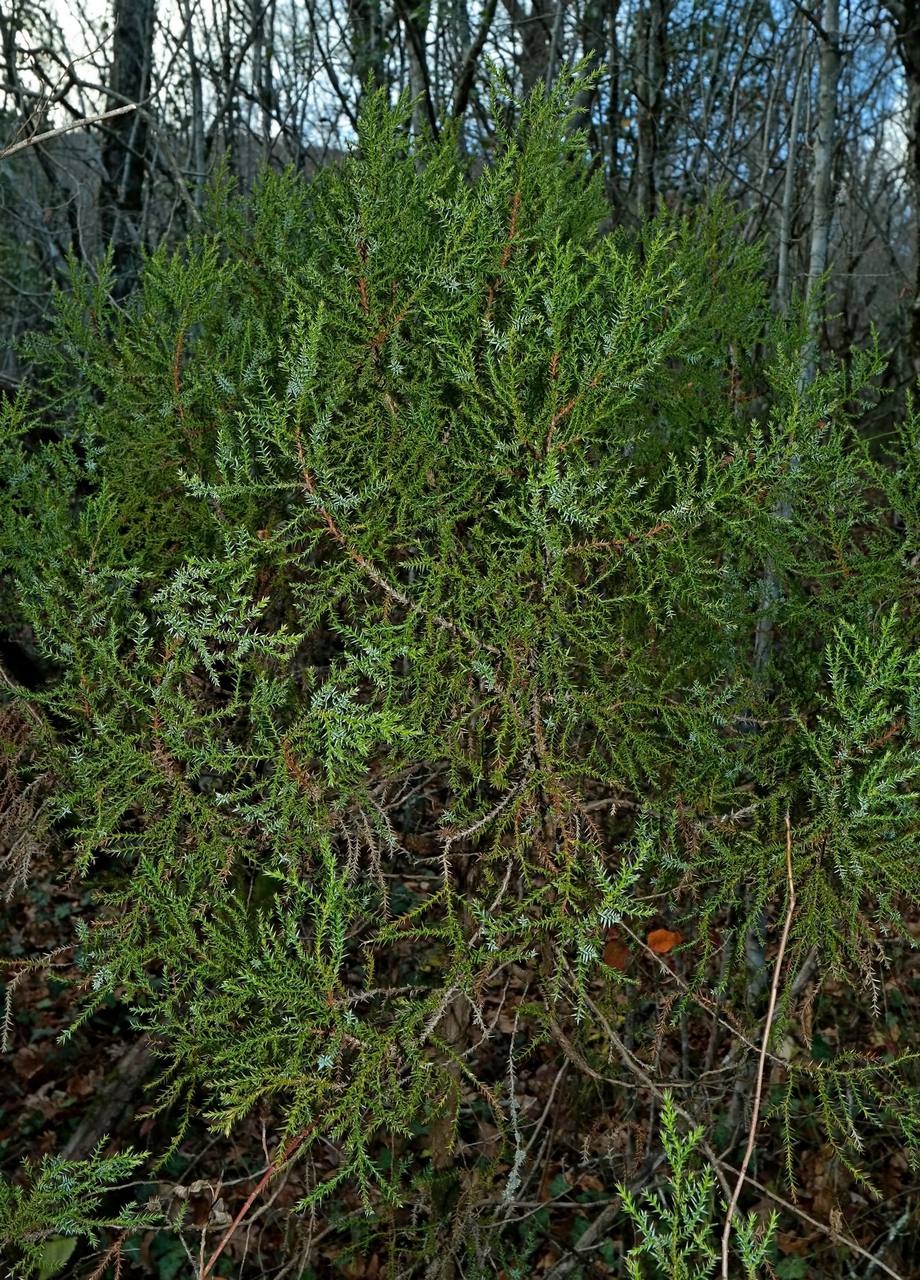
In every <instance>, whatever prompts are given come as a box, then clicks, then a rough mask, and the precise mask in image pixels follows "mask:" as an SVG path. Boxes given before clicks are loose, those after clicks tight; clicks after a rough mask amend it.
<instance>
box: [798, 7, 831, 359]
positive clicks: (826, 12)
mask: <svg viewBox="0 0 920 1280" xmlns="http://www.w3.org/2000/svg"><path fill="white" fill-rule="evenodd" d="M819 40H820V42H821V54H820V60H819V63H818V119H817V128H816V136H815V178H814V197H813V202H812V215H811V248H810V252H809V256H808V297H809V304H810V306H811V316H810V319H809V342H808V350H807V352H806V359H805V362H804V368H803V379H804V382H805V383H806V384H807V383H809V382H811V381H812V380H813V379H814V375H815V366H816V361H817V354H818V337H819V335H820V332H821V328H822V326H823V323H824V317H825V314H826V307H825V306H824V304H823V303H820V304H819V303H818V300H817V298H816V290H817V288H818V283H819V281H820V279H821V277H822V276H823V275H824V272H825V271H826V270H827V266H828V262H829V256H830V233H831V220H832V218H833V215H834V196H835V192H834V134H835V130H836V123H837V89H838V85H839V82H840V0H824V4H823V6H822V10H821V32H820V34H819Z"/></svg>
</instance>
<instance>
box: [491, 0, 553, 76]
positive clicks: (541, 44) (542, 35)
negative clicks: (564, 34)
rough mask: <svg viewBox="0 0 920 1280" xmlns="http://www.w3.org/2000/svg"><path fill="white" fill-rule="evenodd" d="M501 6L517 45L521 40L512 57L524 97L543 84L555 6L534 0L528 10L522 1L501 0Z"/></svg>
mask: <svg viewBox="0 0 920 1280" xmlns="http://www.w3.org/2000/svg"><path fill="white" fill-rule="evenodd" d="M504 5H505V9H506V10H507V12H508V17H509V18H510V19H511V25H512V27H513V28H514V33H515V37H516V39H515V46H516V47H517V41H518V40H520V52H519V53H516V59H515V60H516V62H517V65H518V71H519V73H520V76H521V87H522V89H523V91H524V94H525V96H526V95H527V94H529V93H530V92H531V90H532V89H534V88H535V87H536V86H537V85H538V84H540V83H543V84H545V83H546V74H547V70H548V67H549V50H550V41H551V39H552V24H553V18H554V16H555V13H554V7H553V6H552V5H551V4H549V3H548V0H533V3H532V4H531V5H530V6H529V8H527V9H525V7H524V6H523V5H522V4H521V0H504Z"/></svg>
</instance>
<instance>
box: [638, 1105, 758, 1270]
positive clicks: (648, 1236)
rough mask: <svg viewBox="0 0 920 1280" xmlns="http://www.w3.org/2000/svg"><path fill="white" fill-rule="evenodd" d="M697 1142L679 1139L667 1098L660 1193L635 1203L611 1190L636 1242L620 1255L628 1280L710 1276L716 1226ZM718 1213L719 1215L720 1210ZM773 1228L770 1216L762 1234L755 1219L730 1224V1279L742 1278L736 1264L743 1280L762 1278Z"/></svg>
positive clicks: (707, 1169) (694, 1136)
mask: <svg viewBox="0 0 920 1280" xmlns="http://www.w3.org/2000/svg"><path fill="white" fill-rule="evenodd" d="M702 1138H703V1130H702V1129H693V1130H691V1132H690V1133H688V1134H687V1135H686V1136H684V1135H683V1134H681V1132H680V1130H679V1129H678V1124H677V1111H676V1110H675V1107H674V1098H673V1095H672V1094H670V1093H667V1094H666V1095H665V1104H664V1110H663V1111H662V1113H661V1142H662V1146H663V1147H664V1154H665V1158H666V1159H667V1162H668V1167H669V1169H670V1177H669V1180H668V1184H667V1186H666V1188H664V1189H662V1190H660V1191H657V1192H649V1191H647V1192H645V1194H644V1195H643V1196H642V1198H641V1200H638V1201H637V1200H636V1198H635V1197H634V1196H633V1195H631V1194H630V1192H629V1190H628V1189H627V1188H626V1187H622V1186H621V1187H618V1188H617V1190H618V1192H619V1194H620V1196H621V1197H622V1199H623V1207H624V1209H625V1210H626V1213H627V1215H628V1216H629V1218H630V1220H631V1222H632V1223H633V1225H634V1226H635V1227H636V1229H637V1231H638V1232H639V1234H640V1235H641V1237H642V1238H641V1241H640V1243H639V1244H637V1245H635V1246H634V1247H633V1248H632V1249H630V1251H629V1253H628V1254H627V1255H626V1268H627V1274H628V1275H629V1276H630V1277H631V1280H642V1277H643V1276H649V1275H651V1276H660V1277H661V1278H662V1280H664V1277H667V1280H706V1277H707V1276H713V1275H715V1274H716V1268H717V1266H718V1262H719V1259H720V1257H721V1251H720V1248H719V1241H720V1238H721V1229H722V1222H721V1221H719V1219H718V1218H717V1217H716V1214H715V1205H714V1203H713V1199H714V1197H713V1189H714V1186H715V1174H714V1173H713V1171H712V1168H711V1166H710V1165H705V1166H704V1167H703V1168H702V1169H699V1168H698V1167H697V1165H698V1163H699V1160H698V1149H699V1144H700V1142H701V1141H702ZM720 1212H721V1213H722V1214H724V1212H725V1206H724V1205H722V1206H721V1207H720ZM723 1220H724V1219H723ZM775 1228H776V1215H775V1214H774V1215H773V1216H772V1217H771V1218H770V1221H769V1222H768V1223H767V1224H766V1227H765V1229H763V1230H761V1227H760V1224H759V1223H758V1221H757V1216H756V1214H751V1216H750V1217H749V1218H747V1219H746V1220H743V1221H739V1220H738V1219H737V1218H735V1219H733V1221H732V1233H733V1234H732V1241H733V1252H732V1266H733V1272H732V1274H739V1275H740V1274H742V1272H738V1271H737V1266H738V1265H739V1264H740V1266H741V1268H742V1271H743V1274H744V1275H745V1276H746V1277H747V1280H756V1277H757V1276H758V1275H762V1274H764V1272H763V1266H764V1262H765V1259H766V1257H767V1254H768V1251H769V1248H770V1244H771V1241H772V1236H773V1232H774V1230H775ZM645 1259H648V1261H649V1263H650V1264H651V1268H652V1269H651V1271H648V1270H647V1269H646V1268H645Z"/></svg>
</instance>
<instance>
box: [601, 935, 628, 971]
mask: <svg viewBox="0 0 920 1280" xmlns="http://www.w3.org/2000/svg"><path fill="white" fill-rule="evenodd" d="M628 963H629V947H627V945H626V943H625V942H623V941H622V940H621V939H620V938H619V937H618V936H617V932H616V930H615V929H614V930H613V931H612V932H611V934H610V936H609V937H608V939H607V943H606V945H605V947H604V964H605V965H607V967H608V968H609V969H620V970H622V969H625V968H626V966H627V964H628Z"/></svg>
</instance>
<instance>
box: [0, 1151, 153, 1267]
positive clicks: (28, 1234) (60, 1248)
mask: <svg viewBox="0 0 920 1280" xmlns="http://www.w3.org/2000/svg"><path fill="white" fill-rule="evenodd" d="M106 1141H107V1140H106V1139H102V1140H101V1141H100V1143H99V1145H98V1146H97V1148H96V1150H95V1151H94V1152H93V1153H92V1155H91V1156H90V1157H89V1158H88V1159H86V1160H62V1159H60V1158H59V1157H57V1156H43V1157H42V1159H41V1161H40V1162H39V1164H37V1165H35V1166H32V1167H27V1169H26V1181H25V1182H24V1183H22V1184H20V1183H10V1182H7V1181H6V1180H5V1179H0V1246H2V1247H3V1250H4V1259H5V1260H6V1261H7V1262H10V1263H11V1264H12V1270H11V1271H10V1273H9V1274H10V1275H11V1276H13V1277H30V1276H38V1277H39V1278H40V1280H49V1277H51V1276H53V1275H56V1274H57V1273H58V1272H59V1271H60V1270H61V1269H62V1268H63V1267H64V1266H65V1265H66V1263H67V1261H68V1260H69V1258H70V1256H71V1254H72V1253H73V1252H74V1249H75V1248H76V1246H77V1243H78V1241H79V1240H80V1239H85V1240H87V1241H88V1242H89V1243H90V1244H91V1245H98V1244H99V1242H100V1239H101V1235H102V1232H103V1231H104V1230H105V1228H115V1229H118V1230H125V1231H127V1230H131V1229H133V1228H139V1227H145V1226H148V1225H152V1224H153V1223H154V1222H155V1221H157V1216H158V1215H156V1214H154V1213H152V1212H148V1211H146V1210H142V1209H137V1208H131V1207H129V1208H123V1209H121V1210H119V1211H118V1212H117V1213H105V1212H104V1211H101V1208H102V1203H103V1200H104V1198H105V1196H106V1195H107V1194H108V1193H109V1191H110V1189H111V1188H112V1187H113V1186H114V1185H115V1184H117V1183H119V1182H124V1181H125V1179H126V1178H129V1177H130V1176H131V1174H132V1173H133V1172H134V1171H135V1169H137V1168H138V1167H139V1166H140V1165H141V1164H143V1162H144V1160H145V1159H146V1155H147V1153H146V1152H141V1153H138V1152H135V1151H131V1150H128V1151H123V1152H120V1153H119V1154H118V1155H112V1156H104V1155H103V1154H102V1152H103V1148H104V1147H105V1144H106Z"/></svg>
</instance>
